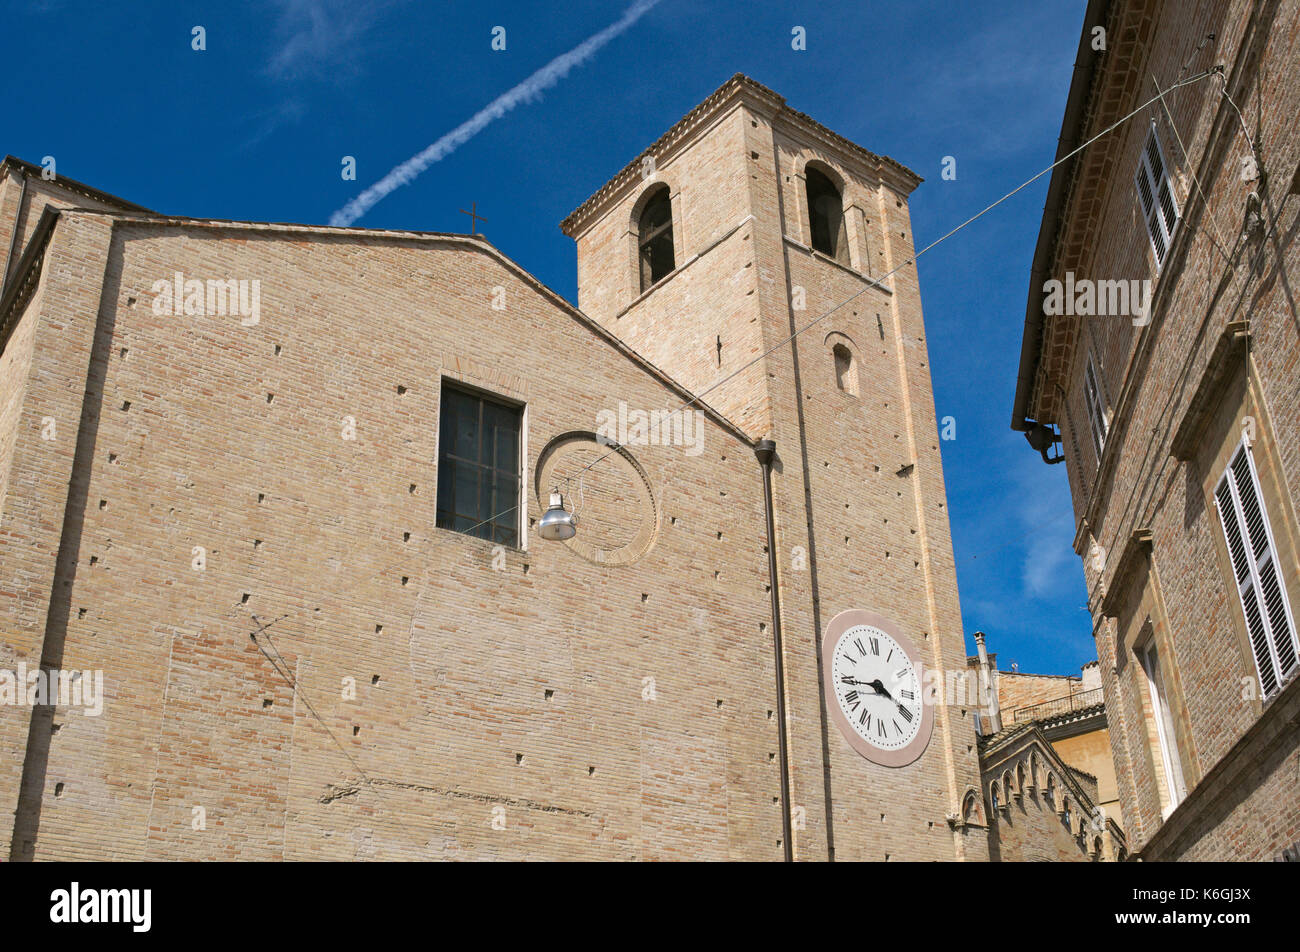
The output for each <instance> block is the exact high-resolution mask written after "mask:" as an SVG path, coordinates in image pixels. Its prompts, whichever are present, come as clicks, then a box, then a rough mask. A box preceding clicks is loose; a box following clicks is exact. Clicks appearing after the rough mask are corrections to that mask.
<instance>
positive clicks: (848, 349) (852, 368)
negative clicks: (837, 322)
mask: <svg viewBox="0 0 1300 952" xmlns="http://www.w3.org/2000/svg"><path fill="white" fill-rule="evenodd" d="M826 346H827V347H829V348H830V349H831V360H832V362H833V364H834V367H835V386H836V387H837V388H838V389H840V390H842V391H844V392H845V393H848V394H852V395H853V396H855V397H856V396H859V388H858V359H857V357H856V356H855V354H854V351H855V348H854V346H853V341H852V340H850V339H849V338H848V337H847V336H846V335H844V334H841V333H839V332H838V331H831V333H829V334H827V335H826Z"/></svg>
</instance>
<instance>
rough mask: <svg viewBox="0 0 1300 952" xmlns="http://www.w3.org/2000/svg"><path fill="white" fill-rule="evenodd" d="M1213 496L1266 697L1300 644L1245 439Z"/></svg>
mask: <svg viewBox="0 0 1300 952" xmlns="http://www.w3.org/2000/svg"><path fill="white" fill-rule="evenodd" d="M1214 497H1215V501H1216V502H1217V503H1218V508H1219V520H1220V522H1221V523H1222V524H1223V534H1224V537H1225V538H1226V539H1227V543H1228V552H1229V554H1230V555H1231V557H1232V569H1233V574H1234V575H1235V577H1236V578H1235V581H1236V583H1237V594H1238V595H1239V596H1240V599H1241V610H1242V612H1243V613H1244V614H1245V617H1246V630H1247V631H1248V633H1249V635H1250V647H1251V651H1252V653H1253V654H1254V656H1255V666H1256V668H1257V670H1258V672H1259V683H1260V686H1261V687H1262V688H1263V691H1264V697H1268V696H1270V695H1271V694H1273V693H1274V692H1275V691H1277V689H1278V688H1279V687H1280V686H1281V685H1282V683H1283V681H1285V680H1286V679H1287V678H1288V677H1289V676H1290V675H1291V674H1293V673H1294V672H1295V670H1296V667H1297V655H1298V654H1300V644H1297V640H1296V627H1295V618H1294V616H1293V615H1292V614H1291V605H1290V603H1289V602H1288V600H1287V595H1286V590H1285V589H1284V588H1283V587H1282V580H1281V578H1279V576H1278V567H1277V546H1276V544H1275V543H1274V541H1273V530H1272V528H1271V527H1270V526H1269V523H1268V513H1267V512H1266V511H1265V509H1264V497H1263V495H1262V493H1261V492H1260V489H1259V476H1258V474H1257V473H1256V472H1255V461H1254V460H1253V459H1252V458H1251V455H1250V451H1249V449H1248V448H1247V447H1246V444H1245V443H1244V442H1243V443H1242V444H1241V445H1240V446H1238V447H1237V450H1236V452H1234V453H1233V454H1232V462H1231V463H1229V464H1228V468H1227V470H1226V471H1225V472H1224V474H1223V478H1222V479H1221V480H1219V485H1218V488H1217V489H1215V491H1214Z"/></svg>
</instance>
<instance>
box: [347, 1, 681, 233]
mask: <svg viewBox="0 0 1300 952" xmlns="http://www.w3.org/2000/svg"><path fill="white" fill-rule="evenodd" d="M658 2H659V0H637V2H636V3H634V4H633V5H632V6H630V7H628V8H627V10H626V11H624V13H623V16H622V17H620V18H619V19H618V20H616V21H615V22H614V23H612V24H610V25H609V26H607V27H605V29H603V30H601V31H600V32H599V33H597V34H595V35H594V36H591V37H589V38H588V39H586V40H583V41H582V42H581V43H579V44H578V45H577V46H575V47H574V48H573V49H571V50H569V52H567V53H564V54H562V55H560V56H557V57H556V58H555V59H553V60H551V61H550V62H549V63H547V64H546V65H545V66H543V67H542V68H541V69H539V70H537V72H535V73H533V74H532V75H531V76H529V77H528V78H527V79H525V80H524V81H523V82H522V83H520V84H519V85H517V86H515V87H514V88H512V89H510V90H508V91H507V92H504V93H502V94H501V95H500V96H498V97H497V98H496V99H494V100H492V102H490V103H488V104H487V105H486V106H484V107H483V108H482V109H480V110H479V111H478V112H477V113H475V114H474V115H473V116H471V117H470V118H469V119H467V120H466V121H465V122H462V123H461V124H460V125H459V126H457V127H456V128H455V129H453V130H451V132H448V133H447V134H446V135H444V136H443V137H442V138H440V139H438V140H437V141H436V142H434V143H433V144H432V145H430V146H429V147H428V148H426V149H425V150H424V151H423V152H420V153H418V154H417V155H415V156H412V157H411V158H409V159H407V160H406V161H405V162H403V163H402V164H401V165H399V166H397V167H396V168H394V169H393V170H392V171H390V172H389V173H388V174H387V175H385V176H384V177H383V178H381V179H380V180H379V181H378V182H376V183H375V184H374V185H372V186H370V187H369V188H368V189H366V190H365V191H364V192H362V193H361V194H360V195H358V196H357V197H356V198H354V199H353V200H352V201H350V202H348V203H347V205H345V206H343V207H342V208H340V209H339V210H338V211H336V212H335V213H334V214H333V215H331V216H330V224H331V225H344V226H346V225H351V224H352V223H353V222H355V221H356V220H357V219H358V218H360V217H361V216H362V215H364V214H365V213H366V212H368V211H369V210H370V209H372V208H374V207H375V205H377V204H378V203H379V202H380V201H382V200H383V199H384V197H385V196H387V195H388V194H389V193H390V192H392V191H394V190H395V189H398V188H400V187H401V186H403V185H407V184H409V183H410V182H412V181H414V180H415V178H416V177H417V176H418V175H419V174H420V173H421V172H423V171H424V170H425V169H427V168H428V167H429V166H430V165H433V163H435V162H439V161H441V160H442V159H445V158H446V157H447V156H449V155H451V154H452V153H453V152H455V151H456V150H457V149H459V148H460V147H461V146H462V145H464V144H465V143H466V142H468V141H469V140H470V139H472V138H473V137H474V136H476V135H477V134H478V133H479V132H481V131H482V130H483V129H484V128H485V127H487V126H488V125H490V124H491V123H492V122H494V121H495V120H497V119H500V118H501V117H502V116H504V115H505V114H506V113H508V112H510V111H511V110H512V109H514V108H515V107H516V106H518V105H520V104H521V103H525V102H532V101H534V100H536V99H538V98H540V96H541V94H542V93H543V92H544V91H546V90H547V89H550V88H551V87H552V86H554V85H555V84H556V83H558V82H559V81H560V80H561V79H563V78H564V77H565V76H567V75H568V74H569V71H570V70H572V69H573V68H574V67H576V66H581V65H582V64H583V63H585V62H586V61H587V60H588V59H590V58H591V57H592V56H594V55H595V54H596V53H597V52H598V51H599V50H600V48H601V47H603V46H604V45H605V44H606V43H608V42H610V41H611V40H613V39H614V38H616V37H618V36H619V35H621V34H622V33H624V32H626V31H627V30H628V29H630V28H631V27H632V25H633V24H634V23H636V21H637V20H639V19H641V17H643V16H644V15H645V14H646V13H648V12H649V11H650V10H651V8H653V7H654V6H655V4H657V3H658Z"/></svg>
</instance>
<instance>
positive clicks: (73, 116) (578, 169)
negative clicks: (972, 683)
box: [0, 0, 1095, 674]
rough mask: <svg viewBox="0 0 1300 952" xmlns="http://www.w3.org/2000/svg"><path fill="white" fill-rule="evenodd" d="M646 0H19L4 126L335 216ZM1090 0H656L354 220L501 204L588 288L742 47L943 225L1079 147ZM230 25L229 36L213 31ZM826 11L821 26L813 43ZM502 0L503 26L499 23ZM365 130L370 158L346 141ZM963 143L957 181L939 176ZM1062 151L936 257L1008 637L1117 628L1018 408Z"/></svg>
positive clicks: (970, 590)
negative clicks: (579, 253) (586, 269)
mask: <svg viewBox="0 0 1300 952" xmlns="http://www.w3.org/2000/svg"><path fill="white" fill-rule="evenodd" d="M630 2H631V0H626V2H603V0H566V2H564V3H563V4H559V3H556V4H539V3H499V2H490V0H482V2H476V3H441V2H440V3H436V4H435V3H428V2H423V0H380V2H366V0H317V2H310V0H279V2H267V3H249V2H238V3H236V2H229V0H225V2H221V3H216V2H212V3H207V4H186V3H182V2H163V3H153V2H133V3H130V4H121V5H114V4H105V3H102V2H96V3H91V2H81V0H32V2H26V3H11V4H7V5H5V6H4V8H3V13H2V14H0V22H3V23H4V24H5V28H4V30H3V31H2V32H0V55H2V56H3V61H4V62H5V64H6V68H5V69H4V71H3V74H2V75H3V78H0V90H2V91H3V93H4V99H3V101H4V102H5V108H6V121H5V123H4V128H3V132H0V153H3V152H9V153H12V154H14V155H17V156H19V157H22V158H25V159H27V160H29V161H33V162H40V161H41V160H42V158H43V157H44V156H46V155H52V156H54V157H55V158H56V160H57V163H58V171H59V172H60V173H61V174H64V175H67V176H69V177H72V178H76V179H80V180H82V181H85V182H88V183H90V184H92V185H95V186H97V187H99V188H102V189H104V190H106V191H109V192H113V193H115V194H117V195H121V196H122V197H124V198H127V199H130V200H132V201H135V202H138V203H139V204H142V205H146V206H148V207H150V208H154V209H157V210H159V211H167V212H175V213H178V214H186V215H195V216H211V217H215V218H233V219H252V220H263V221H292V222H311V223H325V222H327V221H328V220H329V217H330V215H331V213H333V212H334V211H335V210H336V209H338V208H340V207H341V206H343V205H344V204H345V203H346V202H348V201H349V200H351V199H352V198H354V197H355V196H356V195H357V194H358V193H359V192H360V191H361V190H362V189H363V188H365V187H366V186H368V185H370V184H372V183H373V182H374V181H375V180H376V179H378V178H380V177H381V176H382V175H384V174H385V173H386V172H388V170H389V169H391V168H392V167H393V166H395V165H397V164H398V163H400V162H402V161H404V160H406V159H407V158H409V157H411V156H412V155H414V154H415V153H417V152H419V151H420V150H422V149H424V148H425V147H426V146H428V145H429V144H430V143H432V142H434V141H435V140H437V139H438V138H439V137H440V136H442V135H443V134H445V133H447V132H449V131H450V130H452V129H453V128H455V127H456V126H458V125H460V124H461V123H462V122H464V121H465V120H467V119H469V118H470V117H471V116H472V115H473V114H474V113H476V112H477V111H478V110H479V109H480V108H482V107H483V106H485V105H487V103H489V102H490V101H491V100H492V99H494V98H495V97H496V96H498V95H499V94H501V93H503V92H505V91H506V90H508V89H509V88H511V87H512V86H514V85H515V84H516V83H518V82H520V81H521V80H523V79H524V78H526V77H527V76H528V75H530V74H531V73H532V72H533V71H534V70H536V69H538V68H539V67H541V66H543V65H545V64H546V63H547V62H549V61H550V60H551V59H552V58H554V57H555V56H557V55H559V54H561V53H564V52H566V51H568V50H570V49H572V48H573V47H574V46H576V45H577V44H579V43H581V42H582V41H583V40H585V39H587V38H588V37H589V36H591V35H592V34H594V33H596V32H597V31H599V30H601V29H603V28H605V27H606V26H608V25H609V24H611V23H613V22H614V21H616V20H618V19H619V18H620V16H621V15H622V14H623V12H624V10H626V9H627V7H628V6H629V4H630ZM1083 10H1084V3H1083V2H1082V0H1078V2H1064V0H1049V2H1046V3H1044V2H1042V0H1002V2H987V3H980V2H969V3H953V2H951V0H946V2H925V0H905V2H904V0H898V2H890V3H883V2H871V0H854V2H830V3H828V2H790V0H785V2H776V0H747V2H743V3H737V2H732V3H723V2H711V0H659V3H658V4H657V5H656V6H655V7H654V8H653V9H651V10H650V11H649V12H648V13H646V14H645V16H644V17H642V18H641V19H640V20H639V21H637V22H636V23H635V24H634V25H633V26H632V27H631V28H630V29H629V30H628V31H627V32H626V33H625V34H623V35H622V36H619V37H618V38H616V39H614V40H612V41H611V42H610V43H609V44H608V45H607V46H605V47H604V48H603V49H601V50H599V51H598V52H597V53H596V54H595V55H594V56H593V57H592V58H591V59H590V60H589V61H587V62H586V63H585V64H583V65H580V66H578V67H576V68H575V69H574V70H573V71H572V72H571V73H569V74H568V75H567V76H566V77H565V78H564V79H561V80H560V81H559V82H558V84H556V85H555V86H554V87H553V88H551V89H549V90H547V91H546V92H545V93H544V94H542V95H541V96H540V97H538V98H536V99H535V100H533V101H530V102H526V103H524V104H522V105H520V106H519V107H518V108H516V109H514V110H513V111H511V112H509V113H508V114H506V115H504V116H502V117H501V118H499V119H497V120H496V121H495V122H493V123H491V124H489V125H488V126H487V127H486V128H484V129H483V131H481V132H480V133H478V135H476V136H475V137H474V138H472V139H470V140H469V141H468V142H466V143H465V144H463V145H462V146H460V147H459V149H457V150H456V151H454V152H453V153H452V154H450V155H449V156H447V157H446V158H444V159H442V160H441V161H439V162H437V163H436V164H434V165H433V166H431V167H430V168H429V169H428V170H427V171H426V172H425V173H424V174H423V175H422V176H421V177H420V178H418V179H417V180H416V181H415V182H414V183H413V184H411V185H408V186H406V187H403V188H400V189H398V190H397V191H396V192H394V193H393V194H391V195H390V196H388V197H387V198H385V199H384V200H383V201H382V202H380V203H379V204H378V205H377V206H375V207H374V208H373V209H372V210H371V211H370V212H369V213H368V214H366V215H365V217H364V218H362V219H361V220H360V221H359V222H358V223H357V224H359V225H362V226H367V227H392V228H410V229H420V230H430V231H466V230H468V220H467V219H466V218H465V216H463V215H461V214H459V213H458V209H461V208H468V207H469V203H470V202H471V201H474V202H477V203H478V207H479V211H480V213H481V214H483V215H485V216H486V217H487V219H488V223H487V224H486V225H485V226H483V228H482V230H483V231H484V232H485V233H486V234H487V235H488V236H489V237H490V239H491V240H492V241H493V243H495V244H496V245H497V246H498V247H500V248H501V249H502V250H503V251H504V252H505V253H506V254H508V255H510V256H511V257H512V258H514V259H515V260H516V261H518V262H519V263H520V264H522V265H523V266H524V267H525V268H527V269H528V270H529V271H531V272H532V273H533V274H535V275H536V276H537V277H538V278H540V279H541V280H542V281H544V282H545V283H546V284H548V285H550V286H551V287H553V288H555V289H556V290H557V291H559V292H560V293H561V294H563V295H564V296H566V297H568V298H569V299H570V300H576V297H577V288H576V279H575V266H574V260H575V258H574V250H573V246H572V243H571V242H570V241H569V239H567V238H565V237H564V236H563V235H562V234H561V233H560V231H559V228H558V224H559V222H560V220H561V219H562V218H563V217H564V216H565V215H566V214H567V213H568V212H570V211H571V210H572V209H573V208H575V207H576V206H577V205H578V204H580V203H581V202H582V201H583V200H584V199H585V198H587V196H588V195H590V194H591V192H593V191H594V190H595V189H596V188H597V187H599V186H600V185H601V184H603V183H604V182H605V181H606V180H607V179H608V178H609V177H610V176H611V175H612V174H613V173H614V172H615V171H617V170H618V169H620V168H622V166H623V165H624V164H625V163H626V162H627V161H629V160H630V159H631V158H633V157H634V156H636V155H637V154H638V153H639V152H640V151H641V150H642V149H644V148H645V147H646V146H647V145H649V144H650V143H651V142H652V141H654V139H656V138H657V137H658V136H659V134H660V133H662V132H663V131H664V130H665V129H667V128H668V127H669V126H670V125H672V123H674V122H675V121H676V120H677V119H679V118H680V117H681V116H682V115H683V114H684V113H686V112H687V111H688V110H690V109H691V108H692V107H693V106H695V105H696V104H697V103H698V102H699V101H700V100H701V99H703V98H704V97H705V96H706V95H708V93H710V92H712V91H713V90H714V89H715V88H716V87H717V86H718V85H720V84H721V83H722V82H723V81H724V80H726V79H727V77H729V76H731V75H732V74H733V73H736V72H743V73H747V74H748V75H750V76H753V77H754V78H755V79H757V80H758V81H759V82H762V83H764V84H766V85H768V86H770V87H772V88H773V89H775V90H776V91H777V92H779V93H780V94H781V95H783V96H785V98H786V100H787V101H788V102H789V103H790V105H791V106H793V107H794V108H796V109H798V110H800V111H802V112H806V113H808V114H810V115H812V116H813V117H814V118H816V119H817V120H819V121H820V122H822V123H824V124H825V125H827V126H829V127H830V128H832V129H834V130H836V131H837V132H839V133H841V134H843V135H845V136H847V137H848V138H850V139H852V140H853V141H855V142H858V143H860V144H861V145H863V146H865V147H867V148H868V149H871V150H873V151H875V152H879V153H883V154H885V155H889V156H891V157H893V158H895V159H897V160H898V161H900V162H902V163H904V164H905V165H907V166H909V167H911V168H912V169H914V170H915V171H917V172H918V173H919V174H920V175H922V176H924V177H925V179H926V182H925V183H924V184H923V185H922V186H921V187H920V188H919V189H918V190H917V191H916V193H915V194H914V195H913V197H912V202H911V213H912V227H913V232H914V235H915V240H916V244H917V246H918V247H920V246H923V245H924V244H926V243H928V242H929V241H931V240H933V239H934V238H936V237H938V236H939V235H941V234H943V233H944V232H946V231H947V230H948V229H949V228H951V227H952V226H953V225H955V224H957V223H959V222H961V221H963V220H965V219H966V218H967V217H969V216H970V215H971V214H972V213H974V212H975V211H978V210H979V209H980V208H982V207H984V206H985V205H986V204H988V203H989V202H991V201H993V200H994V199H995V198H998V197H1000V196H1001V195H1003V194H1004V193H1005V192H1007V191H1009V190H1010V189H1012V188H1014V187H1015V186H1016V185H1019V184H1020V183H1021V182H1023V181H1024V180H1025V179H1027V178H1029V177H1030V176H1031V175H1033V174H1035V173H1037V172H1038V171H1040V170H1041V169H1042V168H1044V167H1045V166H1046V165H1048V164H1049V163H1050V162H1051V161H1052V160H1053V158H1054V156H1055V150H1056V140H1057V136H1058V134H1059V132H1060V125H1061V116H1062V113H1063V111H1064V108H1065V98H1066V93H1067V91H1068V88H1069V81H1070V73H1071V68H1072V66H1073V63H1074V54H1075V49H1076V46H1077V44H1078V38H1079V30H1080V28H1081V24H1082V21H1083ZM196 25H201V26H203V27H204V28H205V30H206V43H207V49H206V50H204V51H202V52H196V51H194V50H192V49H191V31H192V28H193V27H194V26H196ZM796 25H797V26H803V27H804V28H805V29H806V32H807V49H806V50H804V51H795V50H793V49H791V30H792V29H793V27H795V26H796ZM495 26H504V27H505V28H506V47H507V48H506V50H505V51H504V52H494V51H493V50H492V49H491V48H490V43H491V39H492V29H493V27H495ZM344 155H352V156H355V157H356V159H357V181H355V182H348V181H344V180H343V179H342V178H341V176H340V174H339V172H340V167H341V166H340V161H341V158H342V156H344ZM945 156H953V157H954V158H955V159H956V160H957V178H956V180H955V181H943V180H942V179H941V178H940V171H941V163H942V162H943V158H944V157H945ZM1046 189H1047V178H1046V177H1044V178H1043V179H1041V180H1039V182H1037V183H1035V185H1034V186H1032V187H1030V188H1028V189H1026V190H1025V191H1024V192H1021V193H1020V194H1019V195H1017V196H1016V197H1015V198H1013V199H1012V200H1010V201H1009V202H1007V203H1006V204H1004V205H1002V206H1000V207H999V208H998V209H996V210H995V211H994V212H992V213H990V214H989V215H987V216H985V217H984V218H983V219H981V220H980V221H979V222H977V223H976V224H975V225H973V226H971V227H970V228H968V229H966V230H965V231H963V232H962V233H960V234H959V235H957V236H955V237H953V238H951V239H949V240H948V241H947V242H945V243H944V244H943V245H940V246H939V247H938V248H936V249H934V250H933V251H931V252H930V253H929V254H927V255H926V256H924V257H923V258H921V260H920V261H919V263H918V266H919V268H920V274H921V290H922V297H923V304H924V308H925V317H926V326H927V334H928V343H929V347H930V355H931V361H932V369H933V373H934V389H935V401H936V409H937V411H938V414H939V416H940V417H944V416H949V415H950V416H953V417H954V418H955V419H956V421H957V438H956V439H955V440H952V441H947V442H944V443H942V444H941V446H942V449H943V459H944V474H945V478H946V480H947V486H948V498H949V508H950V511H951V514H952V526H953V538H954V545H955V550H956V551H955V554H956V560H957V572H958V581H959V584H960V587H961V604H962V614H963V620H964V624H965V628H966V632H967V635H968V646H970V647H972V648H973V644H972V643H971V642H970V640H969V634H970V633H971V632H973V631H975V630H978V629H982V630H984V631H985V632H987V633H988V635H989V644H990V647H991V649H992V650H994V651H996V652H997V653H998V656H999V663H1000V666H1001V667H1003V668H1009V667H1010V666H1011V662H1013V661H1015V662H1018V664H1019V668H1020V670H1021V671H1035V672H1044V673H1062V674H1064V673H1077V672H1078V667H1079V665H1081V664H1083V663H1084V662H1086V661H1088V660H1090V659H1092V658H1094V657H1095V650H1094V648H1093V644H1092V639H1091V621H1090V618H1089V615H1088V613H1087V611H1086V608H1085V602H1086V596H1085V592H1084V587H1083V573H1082V568H1081V566H1080V562H1079V559H1078V558H1077V557H1076V556H1075V555H1074V553H1073V551H1072V550H1071V548H1070V544H1071V540H1072V538H1073V535H1074V528H1073V520H1072V516H1071V510H1070V504H1069V493H1068V487H1067V485H1066V479H1065V472H1064V469H1065V467H1063V466H1055V467H1047V466H1045V465H1043V463H1042V461H1041V459H1039V457H1038V455H1037V454H1035V453H1033V452H1032V451H1030V449H1029V447H1028V445H1027V444H1026V443H1025V441H1024V438H1023V437H1022V436H1021V435H1020V434H1018V433H1015V432H1013V431H1012V430H1011V429H1010V428H1009V421H1010V417H1011V403H1012V395H1013V393H1014V388H1015V379H1016V370H1017V365H1018V360H1019V354H1020V335H1021V328H1022V324H1023V321H1024V310H1025V298H1026V294H1027V290H1028V279H1029V266H1030V260H1031V258H1032V256H1033V250H1034V243H1035V241H1036V239H1037V236H1038V227H1039V221H1040V218H1041V212H1042V205H1043V199H1044V196H1045V195H1046Z"/></svg>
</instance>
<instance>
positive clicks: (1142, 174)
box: [1133, 126, 1178, 264]
mask: <svg viewBox="0 0 1300 952" xmlns="http://www.w3.org/2000/svg"><path fill="white" fill-rule="evenodd" d="M1133 181H1134V184H1135V185H1136V186H1137V193H1138V201H1139V202H1140V203H1141V205H1142V218H1143V220H1144V221H1145V222H1146V226H1147V234H1148V235H1149V236H1150V237H1151V247H1152V249H1153V250H1154V251H1155V253H1156V263H1157V264H1163V263H1164V260H1165V255H1167V254H1168V253H1169V246H1170V245H1171V244H1172V243H1173V236H1174V226H1175V225H1177V224H1178V205H1177V203H1175V201H1174V192H1173V185H1172V183H1171V181H1170V178H1169V171H1168V169H1167V168H1166V166H1165V160H1164V154H1163V153H1162V152H1161V151H1160V139H1159V137H1158V136H1157V135H1156V130H1155V127H1154V126H1152V127H1151V131H1150V132H1149V133H1148V134H1147V140H1146V144H1145V145H1144V146H1143V148H1142V155H1141V157H1140V158H1139V160H1138V167H1137V172H1136V173H1135V175H1134V177H1133Z"/></svg>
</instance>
